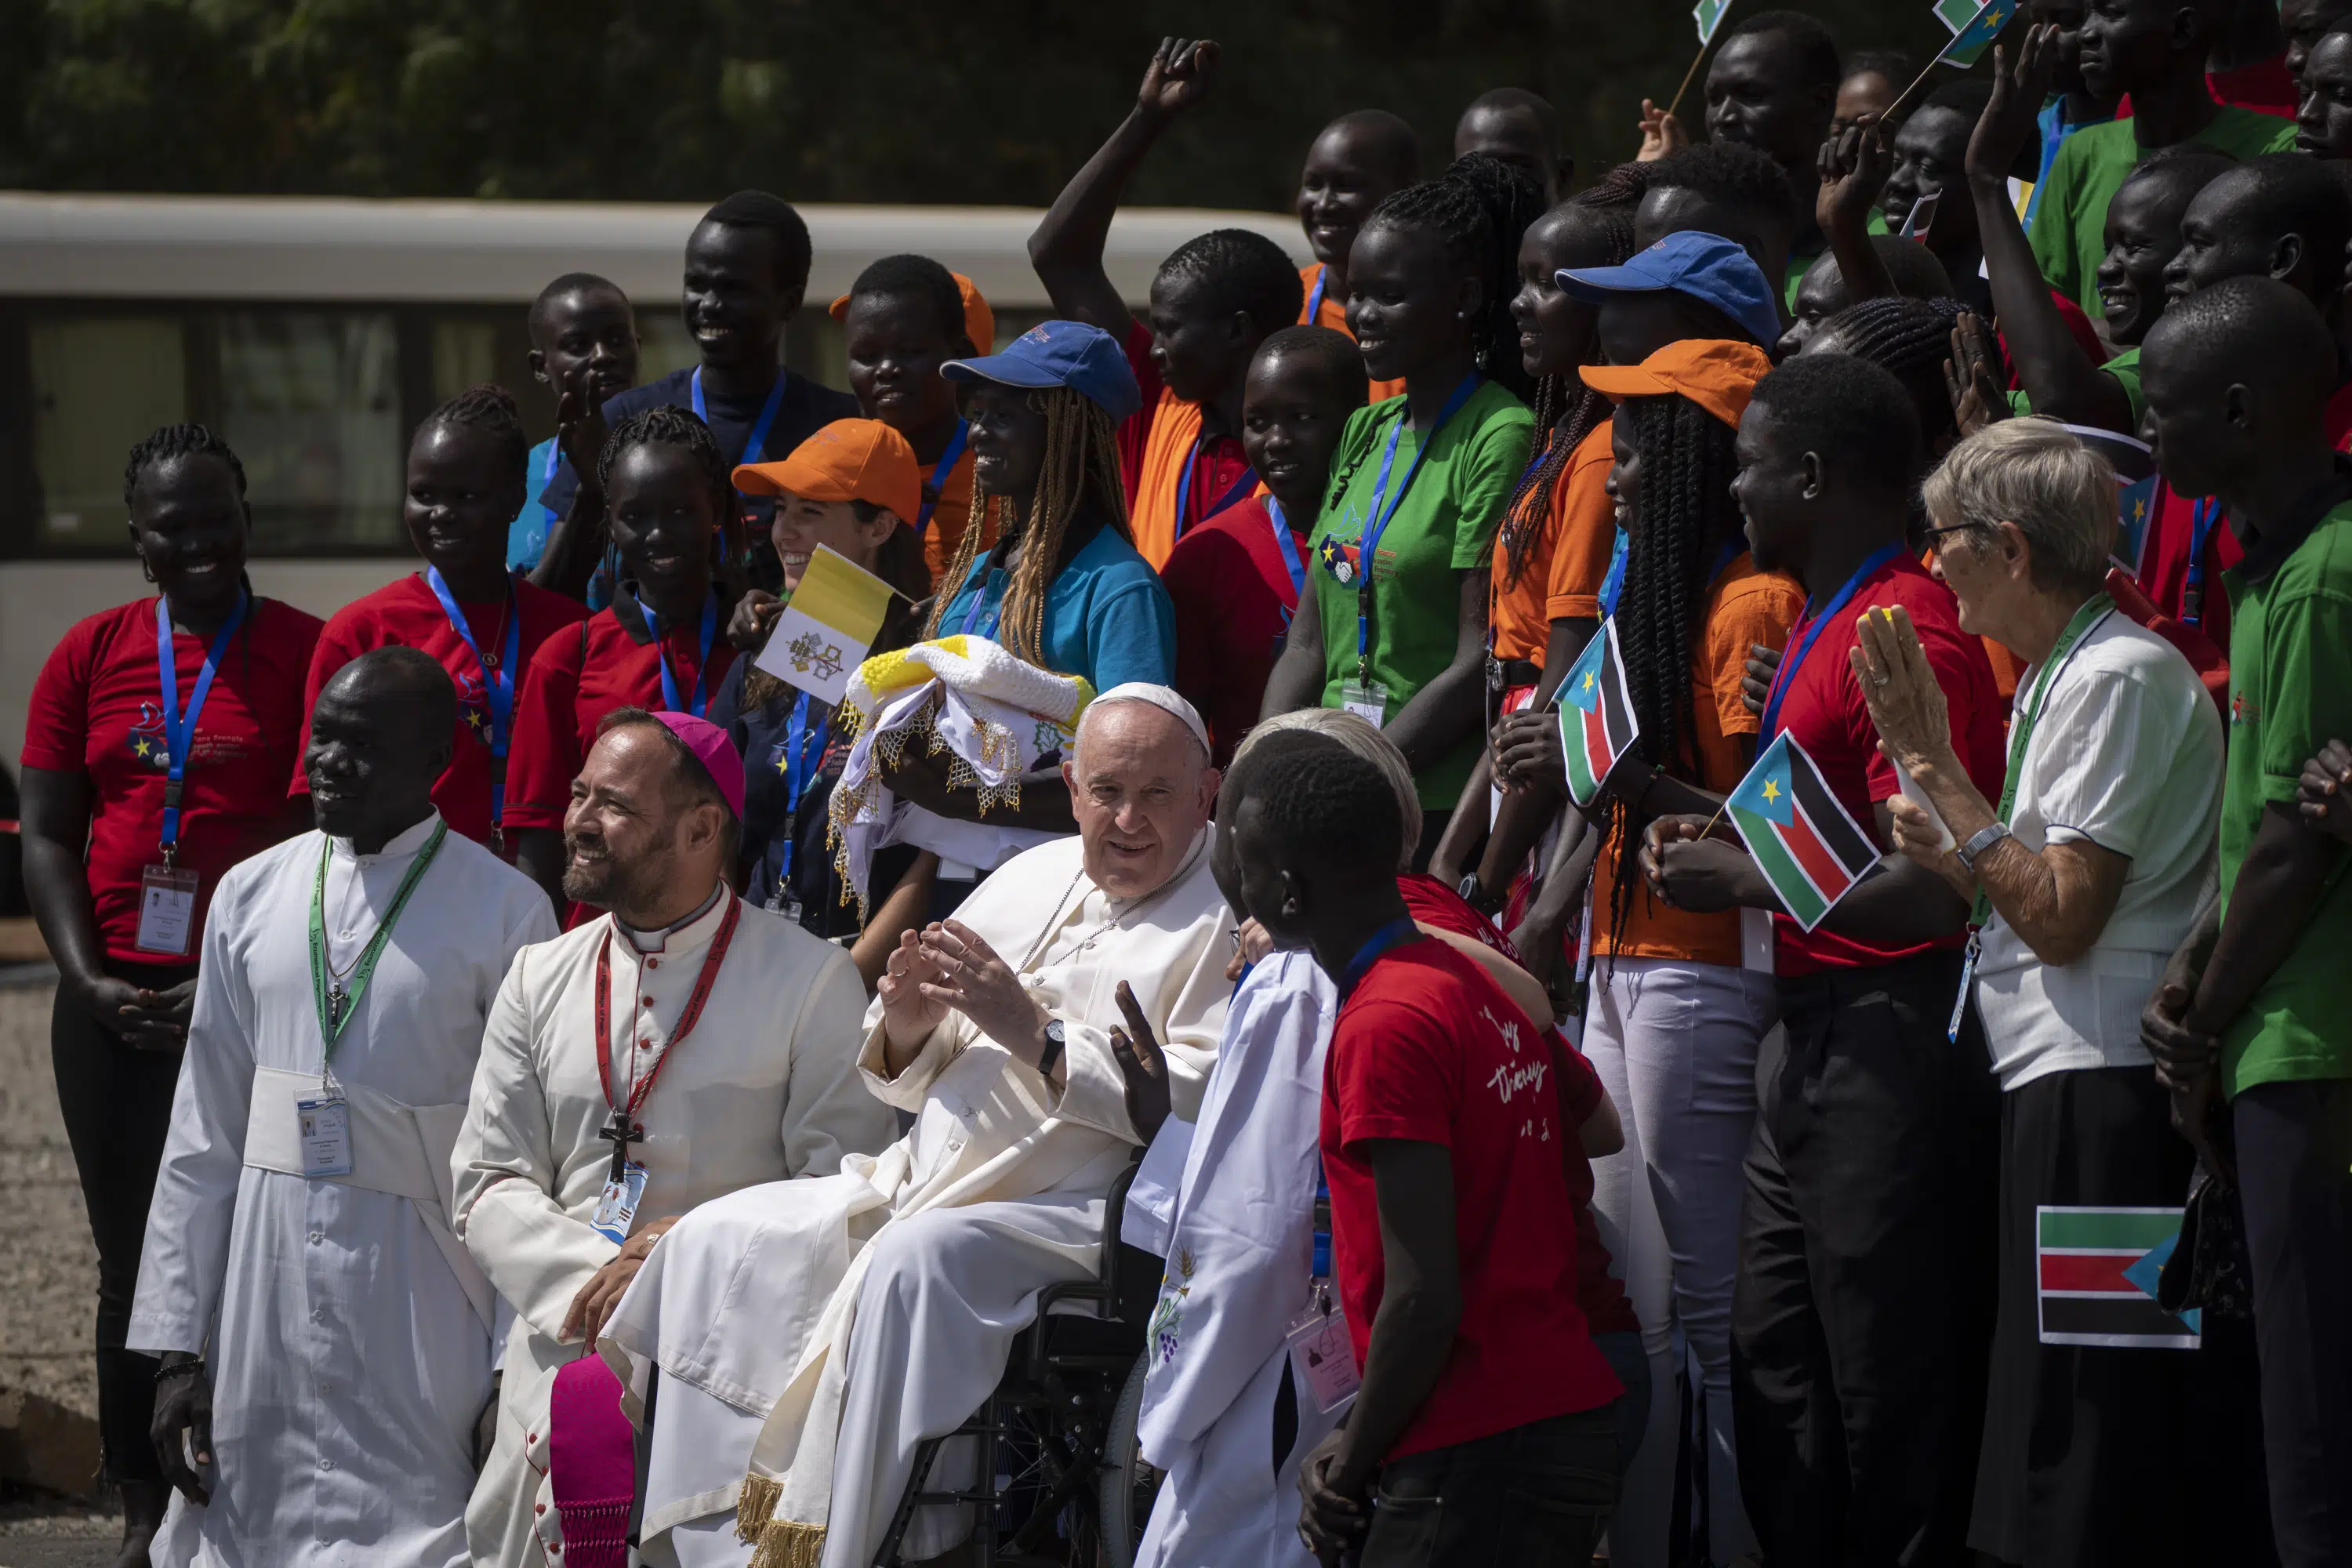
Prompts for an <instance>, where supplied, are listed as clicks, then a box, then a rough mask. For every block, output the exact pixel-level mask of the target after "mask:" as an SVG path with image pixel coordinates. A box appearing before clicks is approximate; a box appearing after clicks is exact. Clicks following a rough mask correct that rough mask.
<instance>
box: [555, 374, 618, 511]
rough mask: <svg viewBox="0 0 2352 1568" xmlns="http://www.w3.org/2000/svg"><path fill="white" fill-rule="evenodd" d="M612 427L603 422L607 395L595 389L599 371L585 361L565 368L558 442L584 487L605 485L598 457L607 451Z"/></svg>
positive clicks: (557, 406)
mask: <svg viewBox="0 0 2352 1568" xmlns="http://www.w3.org/2000/svg"><path fill="white" fill-rule="evenodd" d="M611 435H612V431H611V430H610V429H608V428H607V427H606V426H605V424H604V398H603V397H602V396H601V395H598V393H597V391H596V374H595V372H594V371H593V370H592V369H590V368H589V367H588V366H587V365H585V364H581V365H575V366H574V367H572V369H571V370H569V371H566V372H565V373H564V376H563V385H562V388H561V389H560V390H559V391H558V392H557V395H556V400H555V444H556V446H557V447H560V448H561V449H562V453H563V460H564V461H565V462H567V463H570V464H571V465H572V474H573V475H574V477H576V478H577V479H579V481H580V485H581V488H582V489H601V488H602V486H601V484H600V482H599V481H598V479H597V477H596V463H597V459H598V458H601V457H602V456H603V455H604V441H605V438H606V437H609V436H611Z"/></svg>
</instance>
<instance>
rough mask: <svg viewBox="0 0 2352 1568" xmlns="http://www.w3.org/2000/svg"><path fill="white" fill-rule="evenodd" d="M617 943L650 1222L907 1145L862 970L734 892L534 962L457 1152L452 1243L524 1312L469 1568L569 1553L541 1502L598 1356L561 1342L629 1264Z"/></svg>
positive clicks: (552, 945) (594, 932) (508, 1007)
mask: <svg viewBox="0 0 2352 1568" xmlns="http://www.w3.org/2000/svg"><path fill="white" fill-rule="evenodd" d="M730 902H732V903H735V904H737V905H738V906H739V907H740V910H741V911H742V912H741V914H740V917H739V920H738V923H737V925H736V929H735V935H734V938H733V941H732V942H731V943H730V946H729V948H728V951H727V954H726V957H725V959H724V960H723V961H722V963H720V965H719V973H718V976H717V978H716V980H715V981H714V982H713V984H712V986H711V989H710V994H709V1000H708V1001H707V1002H706V1003H705V1004H704V1005H703V1010H702V1016H701V1018H700V1020H699V1021H698V1023H696V1024H695V1026H694V1028H693V1031H692V1032H691V1033H690V1034H688V1036H687V1037H685V1038H684V1039H683V1040H681V1041H679V1042H678V1044H677V1051H676V1059H675V1060H670V1061H665V1060H664V1058H665V1057H666V1056H667V1055H668V1054H669V1038H670V1034H671V1032H672V1031H673V1030H674V1029H676V1027H677V1024H678V1021H679V1017H680V1015H681V1014H683V1013H684V1011H685V1010H686V1006H687V1004H688V999H689V998H690V997H691V996H692V994H693V992H694V988H695V983H696V980H697V978H698V975H699V974H700V973H701V971H702V963H703V960H704V958H705V956H706V955H707V954H708V953H709V951H710V944H711V939H712V938H713V937H714V936H715V935H716V934H717V933H718V931H719V926H720V924H721V923H722V922H723V921H724V919H725V916H726V912H727V907H728V905H729V903H730ZM608 935H609V936H610V937H611V939H612V941H611V958H610V971H611V978H610V986H611V1012H610V1023H611V1028H612V1037H611V1038H610V1040H609V1041H607V1042H605V1048H606V1049H607V1050H608V1051H609V1052H610V1053H611V1056H610V1058H609V1063H610V1065H611V1066H612V1068H614V1071H613V1073H612V1082H613V1086H614V1094H616V1095H619V1096H621V1097H623V1098H624V1099H625V1098H626V1096H627V1092H628V1091H627V1089H625V1087H624V1086H625V1084H627V1083H628V1082H629V1080H630V1077H631V1068H630V1052H631V1042H632V1038H633V1035H632V1031H633V1030H634V1039H635V1042H636V1046H635V1064H636V1065H635V1073H636V1075H637V1076H638V1077H640V1078H642V1077H643V1076H644V1075H645V1074H646V1073H648V1072H652V1071H654V1070H656V1068H658V1070H659V1076H658V1077H657V1078H656V1079H654V1080H653V1088H652V1089H651V1090H650V1092H648V1094H647V1095H646V1100H645V1102H644V1104H643V1106H642V1107H640V1109H639V1110H638V1112H637V1116H636V1120H637V1121H638V1122H639V1123H641V1124H642V1125H643V1127H644V1129H645V1133H646V1137H645V1141H644V1142H641V1143H638V1144H637V1145H635V1149H634V1151H633V1158H635V1159H636V1160H637V1161H639V1162H640V1163H643V1164H644V1165H645V1166H646V1189H645V1194H644V1196H643V1198H642V1199H641V1201H640V1202H639V1205H638V1207H637V1213H636V1225H637V1226H639V1227H642V1226H644V1225H645V1224H646V1222H647V1221H649V1220H653V1219H656V1218H659V1217H662V1216H664V1215H676V1214H682V1213H685V1212H686V1211H687V1210H688V1209H691V1208H693V1207H694V1206H695V1205H698V1204H701V1203H707V1202H709V1200H711V1199H713V1198H716V1197H719V1196H721V1195H723V1194H728V1193H731V1192H734V1191H736V1190H737V1189H738V1188H740V1187H746V1186H750V1185H752V1184H755V1183H764V1182H774V1181H778V1180H781V1179H782V1178H784V1177H788V1176H814V1175H831V1174H832V1173H834V1172H835V1170H837V1169H839V1168H840V1165H841V1162H842V1157H843V1156H844V1155H845V1154H849V1153H870V1152H873V1151H874V1150H877V1149H879V1148H881V1147H882V1146H883V1145H884V1144H886V1143H887V1142H889V1140H890V1138H891V1137H892V1136H893V1134H895V1133H896V1131H898V1124H897V1121H895V1119H894V1118H893V1117H892V1116H891V1114H890V1111H889V1109H888V1108H887V1106H885V1105H883V1104H882V1102H881V1101H879V1100H876V1099H875V1098H874V1097H873V1096H872V1095H871V1094H869V1093H867V1092H866V1085H865V1083H864V1082H863V1080H861V1079H859V1077H858V1075H857V1070H856V1058H857V1048H858V1044H859V1041H860V1040H861V1039H862V1038H863V1036H864V1028H863V1026H862V1024H861V1022H860V1020H861V1018H862V1016H863V1015H864V1012H865V1008H866V988H865V985H864V984H862V983H861V982H860V981H859V979H858V977H857V967H856V964H855V963H852V962H851V961H850V957H849V954H848V953H847V952H844V951H843V950H842V949H840V948H838V947H835V946H834V945H833V944H832V943H830V942H824V941H822V940H820V939H818V938H816V937H814V936H811V935H810V934H809V933H808V932H806V931H803V930H802V929H801V928H800V927H799V926H798V925H796V924H794V923H793V922H792V921H788V920H786V919H784V918H783V917H782V915H779V914H774V913H772V912H770V911H768V910H761V909H755V908H753V907H752V906H751V905H750V904H746V903H742V902H741V900H737V899H735V898H734V897H733V895H732V894H728V895H726V896H724V897H722V898H720V899H719V900H715V901H714V902H713V903H712V905H711V906H710V908H709V909H708V910H704V911H703V912H702V913H700V914H698V915H697V916H696V917H694V918H693V919H692V920H689V921H686V922H685V923H684V924H682V925H679V926H677V927H676V928H674V929H672V930H670V931H658V932H631V931H627V930H626V929H625V928H621V927H618V926H617V925H616V923H615V921H614V919H613V917H612V916H610V915H605V916H603V917H601V918H599V919H597V920H594V921H590V922H589V923H588V924H586V925H583V926H582V927H580V928H579V929H578V930H576V931H571V932H568V933H566V934H565V935H564V936H563V937H562V938H561V939H559V940H558V941H555V942H549V943H548V944H546V945H545V946H543V947H539V948H534V949H532V950H531V951H530V952H526V953H524V954H523V955H522V957H521V958H520V960H519V961H518V962H517V963H515V966H514V968H513V970H512V971H511V972H510V973H509V974H508V976H507V983H506V985H505V987H504V988H503V989H502V990H500V991H499V996H498V1003H497V1005H496V1006H495V1007H494V1008H492V1009H491V1013H490V1021H489V1026H488V1030H487V1031H486V1032H485V1035H484V1037H483V1040H482V1058H481V1066H480V1068H479V1070H478V1072H477V1074H476V1076H475V1079H474V1094H473V1103H472V1105H471V1107H470V1108H469V1110H468V1111H467V1117H466V1126H465V1131H464V1133H463V1134H462V1136H461V1137H460V1138H459V1140H458V1145H457V1227H458V1231H459V1233H460V1234H461V1235H462V1236H463V1237H465V1242H466V1246H467V1248H468V1249H469V1250H470V1251H471V1252H472V1253H473V1255H474V1257H475V1258H477V1259H478V1260H479V1262H480V1263H481V1266H482V1269H483V1271H484V1272H485V1273H486V1274H488V1276H489V1278H490V1280H491V1282H492V1283H493V1284H495V1285H496V1286H497V1287H498V1289H499V1294H501V1295H502V1296H504V1297H505V1298H506V1299H507V1300H509V1301H510V1302H511V1303H513V1305H514V1309H515V1312H516V1321H515V1324H514V1328H513V1330H512V1331H511V1332H510V1333H509V1337H508V1341H507V1346H506V1362H505V1366H504V1369H503V1372H504V1375H503V1379H502V1387H501V1392H500V1396H499V1426H498V1439H497V1442H496V1444H495V1445H494V1447H492V1450H491V1455H490V1463H489V1467H488V1469H487V1470H485V1471H484V1473H483V1477H482V1484H481V1486H480V1488H479V1489H478V1490H477V1491H476V1493H475V1496H474V1502H473V1506H472V1507H471V1508H470V1509H469V1510H467V1521H466V1528H467V1535H468V1537H469V1538H470V1539H471V1541H472V1542H473V1548H474V1555H475V1561H476V1562H477V1563H483V1564H495V1565H497V1568H519V1565H520V1564H524V1563H539V1562H541V1560H542V1556H543V1552H544V1549H545V1548H546V1547H548V1546H551V1545H552V1544H554V1543H555V1542H557V1541H559V1540H560V1539H561V1535H560V1530H559V1522H558V1514H557V1510H556V1508H555V1506H554V1501H553V1498H552V1496H551V1494H550V1493H549V1491H548V1489H547V1405H548V1395H549V1394H550V1392H551V1389H552V1387H553V1384H554V1382H555V1373H557V1371H558V1370H560V1369H561V1368H562V1365H563V1364H564V1363H566V1362H568V1361H571V1360H572V1359H573V1358H575V1357H577V1356H579V1355H580V1354H582V1353H583V1349H584V1347H583V1345H582V1344H581V1342H580V1340H579V1338H578V1336H576V1335H575V1336H574V1337H573V1338H572V1340H570V1341H568V1342H565V1341H561V1340H559V1339H558V1338H557V1334H558V1332H559V1331H561V1329H562V1326H563V1319H564V1315H565V1313H566V1312H567V1311H568V1310H570V1308H571V1306H572V1298H573V1297H575V1296H577V1295H578V1294H579V1293H580V1289H581V1287H583V1286H584V1285H585V1284H587V1283H588V1281H589V1279H591V1278H592V1277H593V1275H594V1274H595V1272H596V1270H597V1269H599V1268H603V1267H604V1265H605V1264H606V1263H608V1262H610V1261H612V1259H613V1257H614V1254H615V1253H617V1252H618V1251H619V1250H620V1247H619V1246H618V1245H617V1244H616V1243H614V1242H612V1241H609V1240H607V1239H605V1237H604V1236H603V1235H601V1234H600V1233H598V1232H597V1231H595V1230H593V1229H592V1228H590V1226H589V1223H588V1222H589V1220H590V1218H591V1217H592V1216H593V1215H594V1214H595V1212H596V1206H597V1201H598V1199H599V1197H600V1195H601V1194H603V1192H604V1181H605V1178H606V1176H607V1175H608V1174H609V1173H610V1169H611V1163H612V1155H613V1145H612V1143H611V1142H608V1141H607V1140H604V1139H603V1138H599V1137H598V1136H597V1131H598V1130H599V1129H600V1128H603V1127H604V1126H606V1125H607V1124H608V1123H609V1122H610V1120H611V1117H612V1112H611V1110H610V1109H609V1108H608V1107H607V1105H606V1102H605V1099H604V1085H603V1082H602V1080H600V1079H599V1078H598V1076H597V1070H596V1051H595V1046H596V1023H595V1016H596V1014H595V1007H596V1003H595V991H596V955H597V952H598V949H599V948H600V947H603V946H604V942H605V939H606V937H607V936H608ZM554 1560H555V1561H559V1562H560V1561H561V1559H560V1557H557V1558H555V1559H554Z"/></svg>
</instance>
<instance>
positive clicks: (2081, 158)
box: [2027, 103, 2295, 321]
mask: <svg viewBox="0 0 2352 1568" xmlns="http://www.w3.org/2000/svg"><path fill="white" fill-rule="evenodd" d="M2138 125H2139V121H2137V120H2111V121H2108V122H2107V123H2106V124H2105V125H2085V126H2084V127H2083V129H2082V130H2080V131H2077V132H2074V134H2073V135H2072V136H2069V137H2067V138H2066V142H2065V145H2063V146H2062V147H2060V148H2059V149H2058V156H2057V158H2056V159H2055V160H2053V162H2052V163H2051V165H2050V177H2049V178H2048V179H2047V180H2044V181H2043V182H2042V185H2041V188H2040V189H2038V190H2037V191H2036V192H2035V193H2034V195H2035V197H2036V202H2035V206H2034V216H2033V232H2032V234H2030V235H2028V236H2027V239H2028V240H2029V241H2030V242H2031V243H2032V247H2033V257H2034V259H2035V260H2037V261H2039V262H2041V263H2042V277H2044V278H2046V279H2049V280H2050V287H2052V288H2053V289H2057V290H2058V292H2060V293H2061V294H2063V295H2065V296H2066V297H2067V298H2068V299H2070V300H2074V303H2076V304H2077V305H2080V306H2082V307H2083V309H2084V310H2085V311H2086V312H2088V313H2089V315H2090V318H2091V320H2093V321H2100V320H2103V319H2105V315H2106V312H2105V310H2102V309H2100V306H2099V283H2098V275H2099V263H2100V262H2102V261H2105V259H2106V258H2107V237H2106V228H2107V203H2108V202H2109V201H2111V200H2113V199H2114V197H2115V194H2116V191H2118V190H2120V189H2122V187H2123V183H2124V176H2125V175H2126V174H2130V173H2131V171H2132V165H2133V164H2135V163H2138V162H2139V161H2140V159H2142V158H2143V157H2145V156H2147V154H2148V153H2151V152H2153V151H2154V150H2155V149H2153V148H2149V147H2143V146H2141V145H2140V144H2139V138H2138V134H2137V127H2138ZM2294 131H2295V126H2294V121H2292V120H2282V119H2280V118H2279V117H2278V116H2277V115H2275V114H2257V113H2255V112H2254V111H2253V110H2251V109H2240V108H2238V107H2237V106H2236V105H2235V104H2229V103H2225V104H2223V105H2221V111H2220V112H2219V113H2217V114H2215V115H2214V116H2213V123H2211V124H2210V125H2208V126H2207V127H2205V129H2204V130H2202V131H2200V132H2198V133H2197V134H2196V135H2194V136H2192V137H2190V138H2189V140H2190V141H2192V142H2203V143H2204V144H2205V145H2207V146H2209V147H2219V148H2220V149H2221V151H2222V152H2224V153H2229V154H2230V155H2231V157H2233V158H2239V159H2245V158H2254V157H2259V156H2261V155H2262V154H2263V153H2292V152H2294Z"/></svg>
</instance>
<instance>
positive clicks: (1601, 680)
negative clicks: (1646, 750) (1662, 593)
mask: <svg viewBox="0 0 2352 1568" xmlns="http://www.w3.org/2000/svg"><path fill="white" fill-rule="evenodd" d="M1641 736H1642V721H1640V720H1639V719H1636V718H1635V717H1634V716H1633V697H1632V696H1631V694H1629V693H1628V692H1627V690H1626V689H1625V661H1624V656H1623V655H1622V653H1621V652H1620V651H1619V649H1618V647H1617V623H1616V621H1615V620H1614V619H1613V618H1612V619H1610V620H1606V621H1603V622H1601V629H1600V631H1598V632H1596V633H1595V634H1593V637H1592V640H1591V642H1588V643H1586V644H1585V645H1584V653H1583V656H1582V657H1581V658H1578V659H1577V661H1576V663H1575V664H1574V665H1573V666H1571V667H1570V669H1569V672H1568V679H1566V680H1564V681H1562V682H1560V687H1559V743H1560V749H1561V751H1562V752H1565V753H1566V755H1567V760H1568V793H1569V795H1570V796H1571V797H1572V798H1573V799H1574V800H1575V802H1576V804H1577V805H1591V804H1592V803H1593V802H1594V801H1596V800H1598V799H1600V798H1601V785H1602V784H1607V783H1608V782H1609V772H1610V770H1611V769H1612V768H1614V767H1615V766H1616V765H1617V763H1618V760H1619V759H1620V758H1622V756H1624V754H1625V753H1626V752H1629V751H1632V750H1633V742H1635V741H1637V740H1639V739H1641Z"/></svg>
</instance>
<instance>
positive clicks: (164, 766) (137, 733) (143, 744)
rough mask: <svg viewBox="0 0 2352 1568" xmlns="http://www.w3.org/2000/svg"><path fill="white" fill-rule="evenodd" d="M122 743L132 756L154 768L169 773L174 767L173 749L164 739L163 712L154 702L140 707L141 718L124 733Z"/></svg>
mask: <svg viewBox="0 0 2352 1568" xmlns="http://www.w3.org/2000/svg"><path fill="white" fill-rule="evenodd" d="M122 743H123V744H124V745H125V746H128V747H129V748H130V749H131V755H132V756H134V757H136V758H138V759H139V760H140V761H141V762H142V763H146V764H147V765H148V766H149V767H151V768H153V769H154V770H155V771H156V772H157V773H167V772H169V771H170V769H171V766H172V756H171V747H170V746H169V745H168V744H167V743H166V742H164V739H163V709H162V708H161V707H159V706H157V705H156V704H154V703H152V702H142V703H141V704H140V705H139V717H138V718H137V719H136V720H134V721H132V722H131V728H130V729H129V730H128V731H125V732H124V734H123V737H122Z"/></svg>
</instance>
